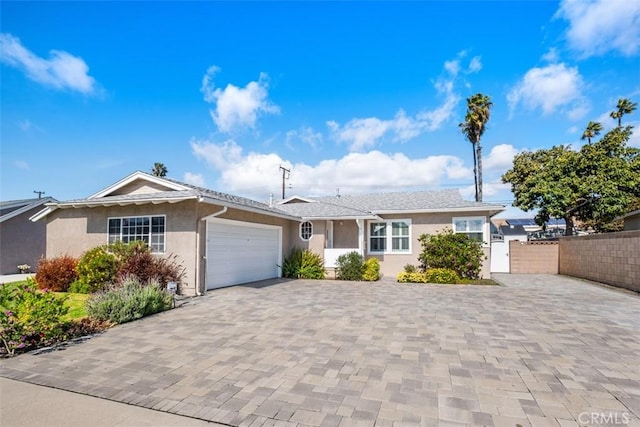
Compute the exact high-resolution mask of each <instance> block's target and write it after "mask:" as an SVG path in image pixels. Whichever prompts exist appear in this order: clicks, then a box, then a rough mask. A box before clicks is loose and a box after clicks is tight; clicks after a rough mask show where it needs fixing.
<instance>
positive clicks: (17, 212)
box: [0, 197, 53, 223]
mask: <svg viewBox="0 0 640 427" xmlns="http://www.w3.org/2000/svg"><path fill="white" fill-rule="evenodd" d="M51 201H53V197H46V198H44V199H36V200H35V201H32V202H31V203H29V204H27V205H25V206H23V207H21V208H20V209H16V210H14V211H11V212H9V213H8V214H6V215H2V216H1V217H0V223H1V222H4V221H7V220H9V219H11V218H13V217H16V216H18V215H21V214H23V213H25V212H28V211H30V210H31V209H33V208H37V207H38V206H40V205H44V204H45V203H49V202H51ZM14 206H15V205H14ZM18 206H20V205H18Z"/></svg>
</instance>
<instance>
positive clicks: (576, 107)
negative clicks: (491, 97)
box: [507, 63, 589, 120]
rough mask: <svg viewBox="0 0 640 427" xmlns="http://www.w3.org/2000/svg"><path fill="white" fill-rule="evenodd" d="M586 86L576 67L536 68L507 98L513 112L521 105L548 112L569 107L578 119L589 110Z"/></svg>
mask: <svg viewBox="0 0 640 427" xmlns="http://www.w3.org/2000/svg"><path fill="white" fill-rule="evenodd" d="M584 86H585V84H584V80H583V78H582V76H581V75H580V73H579V71H578V68H577V67H567V66H566V65H565V64H564V63H560V64H550V65H547V66H546V67H534V68H532V69H530V70H529V71H527V72H526V74H525V75H524V76H523V77H522V79H521V80H520V81H519V82H518V83H517V84H516V85H515V87H513V89H511V91H510V92H509V94H508V95H507V101H508V102H509V107H510V109H511V111H512V112H513V110H514V109H515V108H516V107H517V106H518V105H519V104H523V105H524V107H525V108H527V109H537V108H539V109H541V110H542V113H543V114H545V115H548V114H552V113H554V112H556V111H557V110H558V109H560V108H567V109H568V111H567V115H568V116H569V117H570V118H571V119H572V120H577V119H579V118H582V117H583V116H584V114H586V113H587V112H588V110H589V109H588V106H587V105H588V104H587V102H586V100H585V99H584V97H583V96H582V91H583V88H584Z"/></svg>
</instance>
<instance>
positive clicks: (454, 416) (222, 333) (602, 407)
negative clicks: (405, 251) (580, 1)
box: [0, 275, 640, 427]
mask: <svg viewBox="0 0 640 427" xmlns="http://www.w3.org/2000/svg"><path fill="white" fill-rule="evenodd" d="M496 278H497V279H498V280H499V281H500V282H501V283H503V286H441V285H414V284H397V283H393V282H378V283H354V282H339V281H305V280H298V281H289V282H283V283H279V284H277V285H274V286H266V287H244V286H236V287H232V288H226V289H220V290H216V291H214V292H209V293H208V294H207V295H206V296H204V297H200V298H195V299H193V300H192V301H191V302H189V303H188V304H186V305H184V306H182V307H180V308H178V309H175V310H171V311H169V312H165V313H161V314H159V315H156V316H152V317H149V318H145V319H142V320H140V321H136V322H132V323H129V324H124V325H120V326H117V327H115V328H113V329H111V330H109V331H107V332H106V333H104V334H101V335H99V336H96V337H94V338H92V339H90V340H88V341H86V342H84V343H81V344H77V345H72V346H69V347H67V348H66V349H64V350H62V351H53V352H50V353H44V354H39V355H32V354H25V355H21V356H18V357H15V358H12V359H5V360H2V361H0V376H3V377H6V378H10V379H14V380H18V381H25V382H30V383H34V384H40V385H45V386H49V387H54V388H59V389H63V390H69V391H73V392H77V393H83V394H87V395H91V396H96V397H101V398H105V399H110V400H114V401H119V402H124V403H129V404H132V405H138V406H142V407H146V408H151V409H155V410H159V411H166V412H170V413H175V414H179V415H183V416H188V417H194V418H199V419H203V420H210V421H215V422H218V423H222V424H228V425H232V426H256V427H257V426H261V425H269V426H271V425H277V426H295V425H311V426H351V425H356V426H373V425H376V426H396V427H400V426H412V425H423V426H437V425H451V426H457V425H487V426H516V425H521V426H528V425H531V426H575V425H603V424H607V423H608V424H611V425H613V424H617V425H620V424H621V423H623V422H624V424H625V425H633V426H640V298H639V297H638V296H637V295H634V294H629V293H624V292H620V291H616V290H611V289H607V288H604V287H600V286H596V285H593V284H590V283H587V282H583V281H579V280H574V279H571V278H567V277H562V276H553V275H497V276H496ZM4 392H7V391H6V390H5V391H4ZM605 421H606V422H605Z"/></svg>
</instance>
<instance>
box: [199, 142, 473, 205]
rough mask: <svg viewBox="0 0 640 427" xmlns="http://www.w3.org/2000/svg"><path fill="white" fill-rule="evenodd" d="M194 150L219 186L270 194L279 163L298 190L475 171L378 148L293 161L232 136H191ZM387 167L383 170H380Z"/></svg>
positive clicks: (347, 188) (278, 179)
mask: <svg viewBox="0 0 640 427" xmlns="http://www.w3.org/2000/svg"><path fill="white" fill-rule="evenodd" d="M191 148H192V151H193V153H194V155H195V156H196V157H198V158H200V159H203V160H204V161H205V162H206V163H208V164H209V165H210V166H211V167H213V168H214V169H216V170H217V171H219V172H220V180H219V182H218V184H217V185H218V186H219V187H220V188H223V189H224V191H229V192H236V193H240V194H246V195H251V196H252V197H255V198H258V199H264V200H266V199H267V198H268V194H269V193H275V194H280V188H281V185H282V175H281V174H280V171H279V166H280V165H282V166H284V167H286V168H288V169H291V178H290V180H289V183H290V184H291V185H292V187H293V188H292V190H289V193H291V192H293V193H296V194H303V195H304V194H307V195H309V194H314V195H323V194H335V190H336V188H340V190H341V192H342V193H343V194H346V193H356V192H371V191H393V190H395V191H400V190H403V189H415V188H421V187H422V188H424V187H434V186H437V185H438V184H439V183H440V182H441V181H442V180H455V179H462V180H465V181H467V182H468V181H469V180H470V179H472V176H473V174H472V171H471V170H470V169H469V168H467V167H465V166H464V164H463V162H462V160H461V159H459V158H457V157H455V156H429V157H425V158H418V159H410V158H408V157H407V156H405V155H404V154H401V153H396V154H385V153H382V152H380V151H375V150H374V151H370V152H368V153H349V154H347V155H346V156H344V157H342V158H340V159H327V160H322V161H321V162H320V163H318V164H315V165H310V164H305V163H296V164H292V163H291V162H289V161H287V160H285V159H283V158H281V157H280V156H279V155H277V154H274V153H268V154H262V153H254V152H250V153H248V154H244V153H243V152H242V151H243V150H242V148H241V147H240V146H239V145H238V144H236V143H235V142H233V141H226V142H224V143H222V144H216V143H213V142H210V141H192V142H191ZM379 171H384V173H379Z"/></svg>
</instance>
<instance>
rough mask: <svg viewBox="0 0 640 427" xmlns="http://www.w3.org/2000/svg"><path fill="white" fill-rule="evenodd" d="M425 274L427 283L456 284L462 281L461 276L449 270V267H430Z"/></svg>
mask: <svg viewBox="0 0 640 427" xmlns="http://www.w3.org/2000/svg"><path fill="white" fill-rule="evenodd" d="M424 275H425V278H426V280H427V283H450V284H454V283H458V282H459V281H460V277H458V275H457V274H456V272H455V271H453V270H449V269H448V268H430V269H429V270H427V271H426V272H425V273H424Z"/></svg>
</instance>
